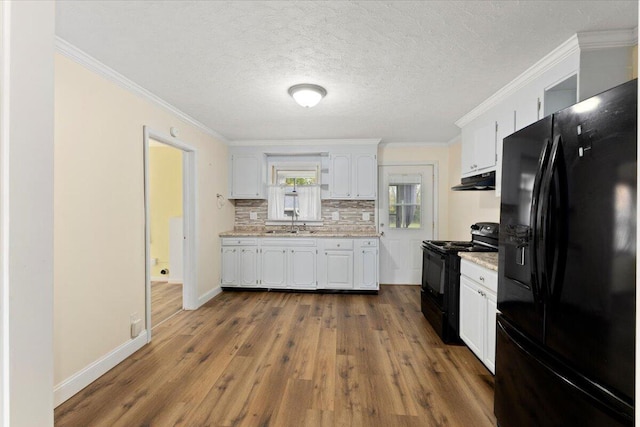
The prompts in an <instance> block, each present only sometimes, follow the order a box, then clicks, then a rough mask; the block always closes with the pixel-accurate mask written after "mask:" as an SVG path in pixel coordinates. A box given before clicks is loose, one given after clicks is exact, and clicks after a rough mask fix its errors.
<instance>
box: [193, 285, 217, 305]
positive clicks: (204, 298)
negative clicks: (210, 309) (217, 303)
mask: <svg viewBox="0 0 640 427" xmlns="http://www.w3.org/2000/svg"><path fill="white" fill-rule="evenodd" d="M221 293H222V288H221V287H219V286H218V287H217V288H213V289H211V290H210V291H209V292H206V293H205V294H204V295H202V296H200V297H198V308H200V307H202V306H203V305H204V304H206V303H207V302H208V301H209V300H210V299H212V298H214V297H216V296H218V295H220V294H221Z"/></svg>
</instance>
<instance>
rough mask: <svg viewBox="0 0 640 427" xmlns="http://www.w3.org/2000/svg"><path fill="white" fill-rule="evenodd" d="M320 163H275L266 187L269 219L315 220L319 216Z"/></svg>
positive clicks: (319, 217) (318, 218)
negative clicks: (298, 165)
mask: <svg viewBox="0 0 640 427" xmlns="http://www.w3.org/2000/svg"><path fill="white" fill-rule="evenodd" d="M318 174H319V167H318V166H317V165H309V166H308V168H307V167H295V168H293V167H291V166H289V167H287V166H286V165H279V166H274V167H273V169H272V184H271V186H270V187H269V200H268V203H269V214H268V219H270V220H286V221H291V220H292V219H293V220H295V221H314V220H320V219H321V213H320V211H321V208H320V185H319V183H318Z"/></svg>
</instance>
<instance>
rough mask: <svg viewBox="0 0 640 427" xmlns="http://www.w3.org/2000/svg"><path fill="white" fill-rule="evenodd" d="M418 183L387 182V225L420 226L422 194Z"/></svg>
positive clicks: (394, 226)
mask: <svg viewBox="0 0 640 427" xmlns="http://www.w3.org/2000/svg"><path fill="white" fill-rule="evenodd" d="M420 187H421V185H420V184H419V183H410V184H407V183H402V184H400V183H391V184H389V227H390V228H413V229H416V228H421V227H422V222H421V212H420V210H421V209H420V208H421V206H422V195H421V191H420V189H421V188H420Z"/></svg>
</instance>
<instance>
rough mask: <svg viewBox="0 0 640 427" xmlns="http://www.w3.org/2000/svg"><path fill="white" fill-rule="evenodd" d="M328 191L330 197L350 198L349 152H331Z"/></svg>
mask: <svg viewBox="0 0 640 427" xmlns="http://www.w3.org/2000/svg"><path fill="white" fill-rule="evenodd" d="M330 167H331V169H330V177H331V178H330V181H331V182H330V183H329V192H330V195H331V198H332V199H350V198H351V154H343V153H337V154H331V166H330Z"/></svg>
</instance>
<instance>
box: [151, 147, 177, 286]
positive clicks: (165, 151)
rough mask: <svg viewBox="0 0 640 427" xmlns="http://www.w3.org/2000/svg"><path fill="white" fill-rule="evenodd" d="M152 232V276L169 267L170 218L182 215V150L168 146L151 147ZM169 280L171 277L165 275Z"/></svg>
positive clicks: (157, 275)
mask: <svg viewBox="0 0 640 427" xmlns="http://www.w3.org/2000/svg"><path fill="white" fill-rule="evenodd" d="M149 208H150V209H149V210H150V214H149V223H150V224H149V233H150V235H151V239H150V240H151V244H150V248H149V249H150V251H151V258H152V259H153V258H156V259H157V260H158V263H157V264H156V265H152V266H151V276H152V277H160V270H162V269H163V268H169V219H171V218H173V217H181V216H182V151H181V150H178V149H177V148H173V147H170V146H168V145H159V146H151V147H149ZM165 279H168V276H165Z"/></svg>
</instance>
